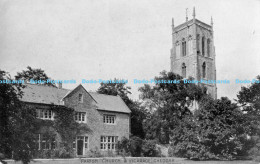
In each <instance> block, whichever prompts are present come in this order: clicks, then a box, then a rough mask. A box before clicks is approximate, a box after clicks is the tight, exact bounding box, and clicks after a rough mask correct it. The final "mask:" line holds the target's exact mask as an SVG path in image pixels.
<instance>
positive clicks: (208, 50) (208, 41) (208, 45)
mask: <svg viewBox="0 0 260 164" xmlns="http://www.w3.org/2000/svg"><path fill="white" fill-rule="evenodd" d="M207 54H208V57H210V39H208V40H207Z"/></svg>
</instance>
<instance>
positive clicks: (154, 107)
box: [139, 71, 205, 144]
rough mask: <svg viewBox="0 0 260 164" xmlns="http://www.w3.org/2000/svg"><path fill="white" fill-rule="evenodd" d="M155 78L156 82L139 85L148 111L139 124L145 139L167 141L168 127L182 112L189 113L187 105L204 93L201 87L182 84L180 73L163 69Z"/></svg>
mask: <svg viewBox="0 0 260 164" xmlns="http://www.w3.org/2000/svg"><path fill="white" fill-rule="evenodd" d="M155 80H156V81H158V83H156V84H155V85H154V86H151V85H148V84H145V85H144V86H143V87H141V88H139V91H140V92H141V99H142V100H143V101H144V103H145V106H146V108H147V109H148V110H149V111H150V114H149V115H148V117H147V119H145V120H144V124H143V125H144V129H145V131H146V138H147V139H156V140H158V141H159V142H160V143H163V144H168V143H169V135H170V132H171V130H173V129H174V128H175V127H176V126H177V125H178V122H179V121H181V119H182V118H183V117H184V116H185V115H188V114H190V110H189V106H190V105H191V103H192V102H194V101H199V100H200V99H201V98H202V97H203V96H204V95H205V88H201V87H199V86H197V85H195V84H185V83H184V81H183V80H182V77H181V76H179V75H176V74H174V73H172V72H166V71H163V72H161V73H160V76H158V77H155ZM163 81H167V82H168V81H171V82H172V83H164V82H163Z"/></svg>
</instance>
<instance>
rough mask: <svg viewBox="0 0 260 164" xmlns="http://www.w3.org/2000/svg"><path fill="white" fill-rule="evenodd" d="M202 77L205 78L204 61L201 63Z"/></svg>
mask: <svg viewBox="0 0 260 164" xmlns="http://www.w3.org/2000/svg"><path fill="white" fill-rule="evenodd" d="M202 78H206V63H205V62H204V63H203V64H202Z"/></svg>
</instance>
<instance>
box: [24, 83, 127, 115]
mask: <svg viewBox="0 0 260 164" xmlns="http://www.w3.org/2000/svg"><path fill="white" fill-rule="evenodd" d="M25 86H26V87H25V88H24V89H23V90H22V91H23V97H22V99H21V101H24V102H29V103H40V104H54V105H61V101H62V99H63V98H64V97H67V96H68V95H70V94H73V93H72V91H73V90H75V89H76V88H78V87H79V86H82V85H79V86H77V87H76V88H75V89H73V90H69V89H59V88H55V87H51V86H45V85H35V84H25ZM82 87H83V86H82ZM83 88H84V87H83ZM84 90H85V88H84ZM85 91H86V90H85ZM86 92H87V91H86ZM87 93H88V94H89V95H90V96H91V97H92V98H93V99H94V101H96V103H97V107H98V109H99V110H104V111H110V112H122V113H131V110H130V109H129V108H128V107H127V105H126V104H125V102H124V101H123V100H122V99H121V97H119V96H112V95H105V94H98V93H95V92H87Z"/></svg>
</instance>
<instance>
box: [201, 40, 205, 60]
mask: <svg viewBox="0 0 260 164" xmlns="http://www.w3.org/2000/svg"><path fill="white" fill-rule="evenodd" d="M201 45H202V55H203V56H205V37H204V36H203V37H202V39H201Z"/></svg>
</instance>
